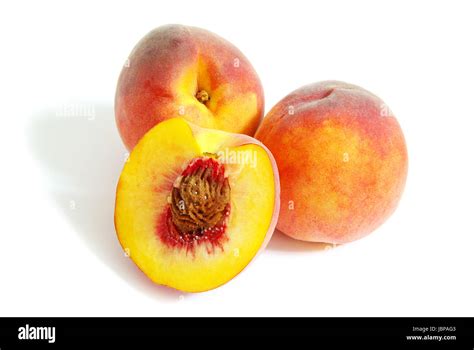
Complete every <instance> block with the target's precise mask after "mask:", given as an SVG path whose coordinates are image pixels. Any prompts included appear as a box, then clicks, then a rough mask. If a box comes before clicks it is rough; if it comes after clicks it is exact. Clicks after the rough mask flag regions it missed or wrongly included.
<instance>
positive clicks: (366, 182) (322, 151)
mask: <svg viewBox="0 0 474 350" xmlns="http://www.w3.org/2000/svg"><path fill="white" fill-rule="evenodd" d="M256 138H257V139H259V140H260V141H262V143H263V144H265V145H266V146H267V147H268V148H269V149H270V151H271V152H272V153H273V155H274V157H275V160H276V162H277V165H278V168H279V172H280V181H281V209H280V216H279V220H278V224H277V228H278V229H279V230H280V231H282V232H284V233H285V234H287V235H288V236H290V237H293V238H296V239H299V240H304V241H314V242H326V243H336V244H339V243H346V242H350V241H354V240H356V239H359V238H361V237H364V236H365V235H367V234H369V233H370V232H372V231H373V230H375V229H376V228H377V227H379V226H380V225H381V224H382V223H383V222H384V221H385V220H386V219H387V218H388V217H389V216H390V215H391V214H392V212H393V211H394V210H395V208H396V207H397V204H398V202H399V200H400V197H401V195H402V192H403V189H404V186H405V181H406V177H407V170H408V156H407V148H406V144H405V139H404V136H403V133H402V130H401V128H400V125H399V124H398V122H397V120H396V118H395V117H394V116H393V115H392V114H391V112H390V110H389V109H388V107H387V106H386V105H385V104H384V102H383V101H382V100H381V99H380V98H378V97H377V96H375V95H374V94H372V93H370V92H368V91H366V90H364V89H362V88H361V87H358V86H355V85H351V84H347V83H343V82H338V81H325V82H320V83H316V84H311V85H307V86H304V87H302V88H300V89H298V90H296V91H294V92H292V93H291V94H289V95H288V96H286V97H285V98H284V99H283V100H281V101H280V102H279V103H277V104H276V106H274V107H273V108H272V109H271V111H270V112H269V113H268V115H267V116H266V117H265V118H264V120H263V123H262V125H261V126H260V128H259V129H258V131H257V134H256Z"/></svg>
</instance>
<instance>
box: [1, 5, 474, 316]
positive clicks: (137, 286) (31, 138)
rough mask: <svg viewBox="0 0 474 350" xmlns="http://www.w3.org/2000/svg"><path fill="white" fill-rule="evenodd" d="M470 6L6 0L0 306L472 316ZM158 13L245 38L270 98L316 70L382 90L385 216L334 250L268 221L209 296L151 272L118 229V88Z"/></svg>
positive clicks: (50, 310) (22, 311) (159, 20)
mask: <svg viewBox="0 0 474 350" xmlns="http://www.w3.org/2000/svg"><path fill="white" fill-rule="evenodd" d="M473 13H474V11H473V8H472V5H470V4H469V1H466V2H464V3H463V2H456V1H445V2H436V1H425V2H422V1H417V2H414V1H410V2H408V1H407V2H405V3H402V1H393V2H390V3H389V2H381V1H345V2H341V1H324V2H316V1H296V0H291V1H280V2H278V1H273V0H272V1H255V0H253V1H248V2H247V1H244V0H239V1H213V2H210V1H203V0H199V1H196V0H195V1H188V2H180V1H166V2H165V1H151V2H147V3H141V2H138V1H125V2H121V3H119V2H117V1H113V2H112V1H111V2H110V3H99V2H98V1H91V2H87V1H80V2H75V3H72V2H71V3H67V2H65V1H58V2H33V1H32V2H31V3H23V2H20V1H18V2H16V1H15V2H10V4H9V5H6V3H5V2H3V3H2V5H0V36H1V38H0V39H1V40H0V50H1V55H0V60H1V64H0V89H1V90H0V104H1V109H0V121H1V127H0V132H1V136H0V142H1V150H2V153H1V163H0V164H1V165H0V167H1V173H0V176H1V178H0V180H1V182H0V184H1V188H0V203H1V208H0V213H1V214H0V316H98V315H103V316H112V315H117V316H119V315H120V316H165V315H170V316H179V315H229V316H230V315H242V316H243V315H262V316H263V315H292V316H297V315H301V316H302V315H305V316H435V315H436V316H474V302H473V295H474V282H473V280H474V276H473V275H474V274H473V266H474V255H473V246H474V227H473V226H474V225H473V216H474V212H473V209H474V204H473V198H474V188H473V187H474V186H473V179H474V170H473V168H474V167H473V162H474V137H473V132H474V104H473V98H474V97H473V96H474V69H473V64H474V45H473V33H474V21H473V19H472V14H473ZM166 23H181V24H188V25H196V26H200V27H204V28H206V29H208V30H211V31H213V32H215V33H217V34H219V35H221V36H223V37H224V38H226V39H228V40H229V41H231V42H232V43H234V44H235V45H236V46H237V47H239V48H240V49H241V50H242V51H243V52H244V53H245V54H246V56H247V57H248V58H249V59H250V61H251V62H252V63H253V65H254V67H255V69H256V70H257V72H258V73H259V75H260V78H261V80H262V82H263V85H264V88H265V94H266V110H267V111H268V110H269V109H270V108H271V106H272V105H274V104H275V103H276V102H277V101H278V100H279V99H280V98H282V97H283V96H285V95H286V94H287V93H289V92H290V91H292V90H293V89H295V88H297V87H299V86H301V85H303V84H307V83H311V82H315V81H319V80H326V79H338V80H344V81H347V82H350V83H354V84H358V85H361V86H363V87H365V88H367V89H368V90H371V91H372V92H374V93H376V94H377V95H379V96H380V97H382V98H383V99H384V100H385V102H386V103H387V104H388V105H389V106H390V107H391V109H392V110H393V112H394V113H395V115H396V116H397V117H398V119H399V122H400V124H401V125H402V128H403V131H404V133H405V136H406V139H407V144H408V151H409V159H410V166H409V175H408V182H407V186H406V190H405V193H404V196H403V198H402V201H401V203H400V206H399V208H398V210H397V211H396V212H395V214H394V215H393V216H392V217H391V218H390V219H389V220H388V221H387V222H386V223H385V224H384V225H383V226H382V227H380V228H379V229H378V230H376V232H374V233H373V234H372V235H370V236H368V237H367V238H364V239H362V240H360V241H357V242H354V243H351V244H347V245H344V246H340V247H337V248H334V249H325V248H327V247H325V246H324V245H320V244H305V243H300V242H297V241H293V240H291V239H289V238H285V237H284V236H282V235H276V236H275V237H274V238H273V239H272V241H271V243H270V245H269V247H268V248H267V250H266V251H265V252H264V253H262V254H261V255H260V256H259V257H258V258H257V259H256V260H255V261H254V262H252V263H251V265H250V266H249V268H248V269H246V270H245V271H244V272H243V273H242V274H240V275H239V276H237V278H235V279H234V280H232V281H231V282H230V283H228V284H226V285H225V286H223V287H221V288H218V289H217V290H213V291H210V292H206V293H202V294H196V295H190V294H186V295H184V294H182V293H180V292H175V291H173V290H170V289H167V288H164V287H160V286H156V285H154V284H153V283H151V282H150V281H149V280H148V279H147V278H146V277H145V276H144V275H143V274H141V273H140V272H139V271H138V269H137V268H135V266H134V264H133V263H132V262H131V261H130V260H129V259H128V258H126V257H125V256H124V255H123V254H122V252H121V249H120V246H119V244H118V242H117V240H116V238H115V232H114V226H113V206H114V191H115V185H116V182H117V179H118V176H119V174H120V170H121V166H122V163H123V159H124V157H125V155H124V154H125V148H124V147H123V146H122V143H121V141H120V139H119V136H118V133H117V131H116V128H115V122H114V115H113V98H114V93H115V85H116V81H117V78H118V75H119V72H120V70H121V67H122V65H123V63H124V61H125V60H126V58H127V56H128V54H129V52H130V50H131V49H132V47H133V46H134V45H135V43H136V42H137V41H138V40H139V39H140V38H141V37H142V36H143V35H145V34H146V33H147V32H148V31H149V30H151V29H153V28H154V27H157V26H159V25H162V24H166ZM74 106H76V107H74ZM77 106H78V107H77ZM68 108H69V109H70V108H82V109H85V112H87V111H92V112H93V113H95V118H93V120H89V119H92V118H89V117H88V116H87V113H82V115H81V113H78V115H75V116H72V117H67V116H66V117H65V116H64V114H65V113H64V112H65V111H66V112H67V110H68Z"/></svg>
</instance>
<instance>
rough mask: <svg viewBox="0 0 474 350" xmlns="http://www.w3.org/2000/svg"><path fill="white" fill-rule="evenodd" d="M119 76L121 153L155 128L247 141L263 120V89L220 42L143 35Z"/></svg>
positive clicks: (166, 31) (188, 35) (180, 30)
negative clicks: (188, 126)
mask: <svg viewBox="0 0 474 350" xmlns="http://www.w3.org/2000/svg"><path fill="white" fill-rule="evenodd" d="M127 63H128V64H126V65H125V66H124V68H123V69H122V72H121V74H120V77H119V80H118V84H117V91H116V95H115V118H116V122H117V126H118V129H119V132H120V135H121V137H122V140H123V141H124V143H125V145H126V147H127V148H128V149H129V150H131V149H132V148H133V147H134V146H135V144H136V143H137V142H138V140H139V139H140V138H141V137H142V136H143V135H144V134H145V133H146V132H147V131H148V130H149V129H151V128H152V127H153V126H154V125H156V124H157V123H159V122H161V121H163V120H165V119H168V118H173V117H180V116H182V117H184V118H185V119H186V120H188V121H190V122H192V123H193V124H196V125H199V126H201V127H205V128H213V129H219V130H223V131H228V132H231V133H241V134H247V135H250V136H253V135H254V134H255V131H256V130H257V128H258V126H259V124H260V122H261V120H262V118H263V108H264V107H263V106H264V99H263V89H262V86H261V83H260V80H259V78H258V76H257V73H256V72H255V70H254V69H253V67H252V65H251V64H250V62H249V61H248V60H247V58H246V57H245V56H244V55H243V54H242V52H240V51H239V50H238V49H237V48H236V47H235V46H233V45H232V44H231V43H229V42H228V41H226V40H224V39H223V38H221V37H219V36H217V35H215V34H213V33H211V32H209V31H206V30H204V29H200V28H195V27H186V26H182V25H167V26H162V27H159V28H157V29H155V30H153V31H151V32H150V33H148V34H147V35H146V36H145V37H144V38H143V39H142V40H141V41H140V42H139V43H138V44H137V45H136V46H135V48H134V49H133V51H132V52H131V54H130V56H129V59H128V61H127Z"/></svg>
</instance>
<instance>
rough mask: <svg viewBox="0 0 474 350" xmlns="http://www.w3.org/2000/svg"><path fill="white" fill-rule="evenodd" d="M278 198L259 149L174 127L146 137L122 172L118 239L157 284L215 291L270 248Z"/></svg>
mask: <svg viewBox="0 0 474 350" xmlns="http://www.w3.org/2000/svg"><path fill="white" fill-rule="evenodd" d="M279 191H280V184H279V177H278V170H277V168H276V165H275V161H274V159H273V156H272V155H271V153H270V152H269V151H268V149H267V148H266V147H265V146H264V145H263V144H261V143H260V142H259V141H257V140H255V139H254V138H252V137H250V136H247V135H240V134H231V133H227V132H224V131H219V130H212V129H204V128H201V127H198V126H196V125H193V124H191V123H189V122H187V121H185V119H183V118H173V119H169V120H166V121H163V122H161V123H159V124H158V125H156V126H155V127H153V128H152V129H151V130H150V131H149V132H147V133H146V134H145V136H144V137H143V138H142V139H141V140H140V141H139V143H138V144H137V146H136V147H135V148H134V149H133V151H132V153H131V154H130V157H129V159H128V161H127V162H126V164H125V166H124V169H123V171H122V174H121V176H120V180H119V182H118V185H117V197H116V203H115V228H116V231H117V236H118V238H119V240H120V243H121V245H122V247H123V248H124V250H126V251H127V252H128V254H129V255H130V257H131V258H132V260H133V261H134V262H135V263H136V264H137V266H138V267H139V268H140V269H141V270H142V271H143V272H144V273H145V274H146V275H147V276H148V277H149V278H150V279H151V280H152V281H154V282H155V283H158V284H161V285H166V286H169V287H172V288H176V289H179V290H182V291H186V292H201V291H206V290H210V289H213V288H216V287H218V286H220V285H222V284H224V283H226V282H227V281H229V280H230V279H232V278H233V277H234V276H236V275H237V274H238V273H239V272H240V271H242V270H243V269H244V268H245V267H246V266H247V265H248V263H249V262H250V261H251V260H252V259H253V258H254V257H255V255H256V254H257V253H258V252H259V250H261V249H262V248H263V247H265V245H266V243H267V242H268V241H269V240H270V238H271V235H272V234H273V230H274V228H275V225H276V221H277V215H278V212H279V205H280V203H279Z"/></svg>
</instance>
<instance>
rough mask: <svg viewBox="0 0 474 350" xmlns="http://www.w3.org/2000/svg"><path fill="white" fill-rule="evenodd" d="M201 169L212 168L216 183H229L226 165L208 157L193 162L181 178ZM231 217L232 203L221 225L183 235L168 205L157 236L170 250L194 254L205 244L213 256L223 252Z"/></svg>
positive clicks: (227, 207)
mask: <svg viewBox="0 0 474 350" xmlns="http://www.w3.org/2000/svg"><path fill="white" fill-rule="evenodd" d="M201 168H211V169H212V179H213V180H214V181H216V182H223V181H228V180H227V178H226V177H225V168H224V165H222V164H220V163H219V162H218V161H216V160H215V159H213V158H207V157H205V158H196V159H194V160H192V161H191V162H190V163H189V165H188V166H187V167H186V169H185V170H184V171H183V173H182V174H181V176H183V177H184V176H188V175H192V174H194V173H195V172H197V171H198V170H199V169H201ZM229 215H230V203H229V204H228V205H227V206H226V209H225V215H224V217H223V219H222V220H221V222H220V223H219V224H217V225H215V226H213V227H210V228H207V229H198V230H196V231H193V232H188V233H186V232H185V233H183V232H180V231H179V230H178V228H177V227H176V226H175V224H174V223H173V221H172V213H171V208H170V206H169V205H168V206H166V209H165V211H164V213H163V214H162V215H160V217H159V218H158V223H157V228H156V229H157V234H158V237H159V238H160V240H161V242H162V243H163V244H165V245H166V246H168V247H169V248H175V249H185V251H186V253H188V252H191V253H192V254H194V252H195V249H196V247H198V246H200V245H202V244H204V246H205V247H206V250H207V252H208V254H212V253H213V252H214V250H215V249H216V248H219V249H221V250H223V244H224V243H225V242H226V241H227V240H228V237H227V236H226V231H227V221H228V217H229Z"/></svg>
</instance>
